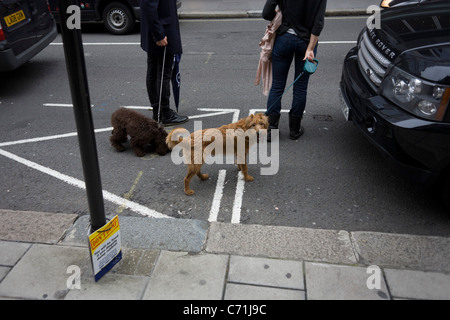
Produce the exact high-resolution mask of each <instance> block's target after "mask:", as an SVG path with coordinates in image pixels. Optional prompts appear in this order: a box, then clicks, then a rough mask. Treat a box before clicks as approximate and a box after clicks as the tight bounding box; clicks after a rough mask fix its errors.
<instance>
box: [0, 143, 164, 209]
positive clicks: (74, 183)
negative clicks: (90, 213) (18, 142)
mask: <svg viewBox="0 0 450 320" xmlns="http://www.w3.org/2000/svg"><path fill="white" fill-rule="evenodd" d="M0 155H2V156H5V157H7V158H9V159H11V160H14V161H16V162H19V163H21V164H23V165H26V166H27V167H30V168H32V169H35V170H38V171H40V172H42V173H45V174H47V175H49V176H52V177H54V178H56V179H58V180H61V181H63V182H65V183H67V184H69V185H71V186H74V187H77V188H80V189H84V190H85V189H86V184H85V182H84V181H82V180H79V179H76V178H73V177H71V176H68V175H65V174H63V173H61V172H58V171H56V170H53V169H50V168H47V167H44V166H42V165H40V164H37V163H35V162H32V161H30V160H27V159H24V158H22V157H19V156H17V155H15V154H12V153H10V152H8V151H5V150H3V149H0ZM102 192H103V198H104V199H105V200H108V201H110V202H113V203H115V204H117V205H120V206H121V205H123V206H125V207H127V208H129V209H130V210H132V211H135V212H137V213H139V214H142V215H145V216H148V217H152V218H172V217H169V216H166V215H164V214H162V213H159V212H157V211H155V210H153V209H150V208H148V207H145V206H143V205H140V204H138V203H135V202H132V201H130V200H127V199H125V198H122V197H119V196H116V195H115V194H112V193H111V192H108V191H106V190H102Z"/></svg>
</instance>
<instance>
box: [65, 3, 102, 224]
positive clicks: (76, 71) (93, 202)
mask: <svg viewBox="0 0 450 320" xmlns="http://www.w3.org/2000/svg"><path fill="white" fill-rule="evenodd" d="M75 2H76V1H75V0H58V7H59V13H60V17H61V36H62V40H63V43H64V55H65V57H66V67H67V73H68V76H69V84H70V92H71V95H72V103H73V110H74V113H75V122H76V125H77V132H78V143H79V146H80V154H81V162H82V165H83V174H84V180H85V183H86V193H87V200H88V206H89V212H90V217H91V232H93V231H95V230H97V229H99V228H101V227H103V226H104V225H105V224H106V216H105V207H104V202H103V193H102V184H101V178H100V168H99V165H98V155H97V146H96V142H95V133H94V124H93V120H92V113H91V102H90V97H89V87H88V81H87V75H86V64H85V61H84V51H83V41H82V39H81V30H79V29H76V28H73V29H69V28H68V27H67V23H66V21H67V18H68V17H69V15H68V14H67V13H66V11H67V7H68V6H70V5H75Z"/></svg>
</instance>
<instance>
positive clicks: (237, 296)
mask: <svg viewBox="0 0 450 320" xmlns="http://www.w3.org/2000/svg"><path fill="white" fill-rule="evenodd" d="M224 300H305V292H304V291H300V290H289V289H281V288H271V287H261V286H253V285H245V284H237V283H228V284H227V287H226V289H225V297H224Z"/></svg>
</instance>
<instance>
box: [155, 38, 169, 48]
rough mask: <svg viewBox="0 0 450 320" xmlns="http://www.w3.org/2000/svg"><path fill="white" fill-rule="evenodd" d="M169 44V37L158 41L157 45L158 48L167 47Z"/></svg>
mask: <svg viewBox="0 0 450 320" xmlns="http://www.w3.org/2000/svg"><path fill="white" fill-rule="evenodd" d="M168 44H169V43H168V42H167V37H164V39H162V40H159V41H156V45H157V46H158V47H165V46H167V45H168Z"/></svg>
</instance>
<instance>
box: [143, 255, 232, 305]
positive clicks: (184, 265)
mask: <svg viewBox="0 0 450 320" xmlns="http://www.w3.org/2000/svg"><path fill="white" fill-rule="evenodd" d="M227 266H228V256H226V255H215V254H199V255H192V254H188V253H186V252H170V251H161V253H160V256H159V258H158V261H157V264H156V266H155V269H154V271H153V273H152V276H151V278H150V282H149V284H148V286H147V289H146V291H145V293H144V296H143V299H149V300H161V299H162V300H166V299H174V300H221V299H222V295H223V289H224V285H225V274H226V270H227Z"/></svg>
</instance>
